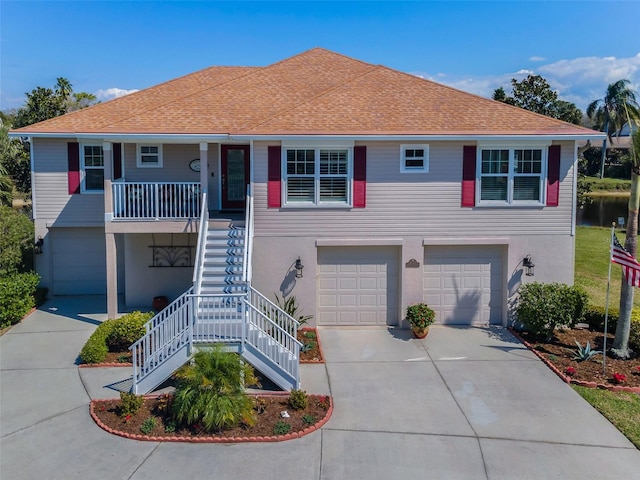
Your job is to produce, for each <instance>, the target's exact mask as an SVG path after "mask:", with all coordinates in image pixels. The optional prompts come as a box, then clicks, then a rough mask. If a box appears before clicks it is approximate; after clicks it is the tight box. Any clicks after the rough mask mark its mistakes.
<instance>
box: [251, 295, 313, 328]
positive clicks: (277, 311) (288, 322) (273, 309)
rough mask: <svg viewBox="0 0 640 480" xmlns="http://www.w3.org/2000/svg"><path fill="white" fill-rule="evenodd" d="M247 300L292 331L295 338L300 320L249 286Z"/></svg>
mask: <svg viewBox="0 0 640 480" xmlns="http://www.w3.org/2000/svg"><path fill="white" fill-rule="evenodd" d="M248 302H249V304H250V305H252V306H254V307H255V308H256V309H257V310H258V311H260V312H262V313H264V314H265V315H266V316H267V317H268V318H270V319H273V320H274V321H275V322H276V323H277V324H278V325H280V326H281V327H282V328H283V329H285V330H286V331H287V332H290V333H292V334H293V335H294V338H296V337H295V335H296V333H297V331H298V328H299V327H300V322H298V321H297V320H296V319H295V318H293V317H292V316H291V315H289V314H288V313H287V312H285V311H284V310H282V308H280V307H279V306H278V305H276V304H275V303H273V302H272V301H271V300H269V299H268V298H267V297H265V296H264V295H263V294H262V293H260V292H259V291H258V290H256V289H255V288H253V287H250V288H249V294H248Z"/></svg>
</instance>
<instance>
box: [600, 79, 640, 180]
mask: <svg viewBox="0 0 640 480" xmlns="http://www.w3.org/2000/svg"><path fill="white" fill-rule="evenodd" d="M629 83H630V82H629V80H626V79H623V80H618V81H617V82H615V83H611V84H609V86H608V87H607V92H606V94H605V96H604V98H599V99H598V100H594V101H593V102H591V103H590V104H589V106H588V107H587V116H588V117H589V118H590V119H592V120H594V121H595V126H596V128H598V129H599V130H601V131H603V132H605V133H606V134H607V137H608V139H609V141H611V137H612V136H613V135H614V134H617V135H620V133H621V132H622V129H623V127H624V125H625V123H628V119H631V120H632V121H635V122H638V121H640V106H639V105H638V102H637V100H636V92H635V91H634V90H632V89H631V88H629ZM629 126H631V124H629ZM606 152H607V138H605V139H604V140H603V141H602V154H601V155H602V156H601V158H600V178H602V177H603V176H604V160H605V156H606Z"/></svg>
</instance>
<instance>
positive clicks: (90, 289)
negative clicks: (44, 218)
mask: <svg viewBox="0 0 640 480" xmlns="http://www.w3.org/2000/svg"><path fill="white" fill-rule="evenodd" d="M49 234H50V235H51V248H52V253H53V294H54V295H85V294H103V295H104V294H106V292H107V269H106V259H105V240H104V230H103V229H101V228H53V229H51V230H50V233H49Z"/></svg>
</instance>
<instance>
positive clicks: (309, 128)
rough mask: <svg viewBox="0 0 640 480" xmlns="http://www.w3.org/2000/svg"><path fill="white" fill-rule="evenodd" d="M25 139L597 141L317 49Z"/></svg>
mask: <svg viewBox="0 0 640 480" xmlns="http://www.w3.org/2000/svg"><path fill="white" fill-rule="evenodd" d="M14 132H15V133H20V134H23V135H30V134H35V135H38V134H43V135H46V134H67V133H68V134H72V135H73V134H76V135H79V134H98V135H99V134H103V135H118V134H123V135H131V134H140V135H146V134H160V135H162V134H164V135H176V134H177V135H180V134H185V135H186V134H190V135H194V134H195V135H220V134H222V135H226V134H228V135H242V134H246V135H315V134H318V135H425V136H428V135H444V136H446V135H559V136H565V135H566V136H584V135H593V134H595V133H596V132H593V131H592V130H589V129H586V128H582V127H579V126H576V125H571V124H568V123H565V122H561V121H559V120H555V119H553V118H549V117H545V116H542V115H538V114H535V113H531V112H528V111H526V110H523V109H520V108H517V107H512V106H509V105H506V104H503V103H500V102H495V101H493V100H489V99H486V98H482V97H479V96H476V95H472V94H469V93H466V92H462V91H459V90H456V89H453V88H450V87H447V86H444V85H440V84H438V83H435V82H432V81H429V80H425V79H422V78H419V77H416V76H413V75H409V74H406V73H402V72H399V71H397V70H393V69H390V68H387V67H384V66H381V65H373V64H369V63H365V62H362V61H359V60H355V59H353V58H349V57H346V56H344V55H340V54H337V53H334V52H331V51H328V50H325V49H322V48H314V49H312V50H308V51H306V52H303V53H301V54H299V55H295V56H293V57H290V58H287V59H285V60H282V61H280V62H277V63H274V64H273V65H269V66H267V67H211V68H207V69H204V70H201V71H198V72H195V73H192V74H190V75H186V76H184V77H180V78H177V79H175V80H171V81H169V82H166V83H163V84H160V85H156V86H154V87H151V88H147V89H145V90H141V91H139V92H136V93H133V94H130V95H127V96H125V97H121V98H117V99H114V100H111V101H108V102H105V103H101V104H98V105H94V106H92V107H89V108H86V109H83V110H79V111H76V112H72V113H69V114H67V115H63V116H61V117H56V118H53V119H50V120H46V121H44V122H40V123H37V124H34V125H30V126H27V127H24V128H21V129H18V130H14Z"/></svg>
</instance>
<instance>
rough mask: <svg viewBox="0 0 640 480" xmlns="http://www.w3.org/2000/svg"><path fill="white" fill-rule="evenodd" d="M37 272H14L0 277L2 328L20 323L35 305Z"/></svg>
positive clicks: (38, 278) (38, 279)
mask: <svg viewBox="0 0 640 480" xmlns="http://www.w3.org/2000/svg"><path fill="white" fill-rule="evenodd" d="M39 281H40V276H39V275H38V274H37V273H13V274H11V275H8V276H6V277H1V278H0V328H5V327H8V326H9V325H14V324H16V323H18V322H19V321H20V320H22V318H23V317H24V316H25V315H26V314H27V313H29V310H31V309H32V308H33V307H34V306H35V300H34V297H33V295H34V293H35V291H36V285H38V282H39Z"/></svg>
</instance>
